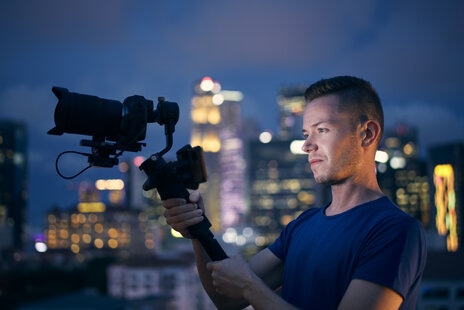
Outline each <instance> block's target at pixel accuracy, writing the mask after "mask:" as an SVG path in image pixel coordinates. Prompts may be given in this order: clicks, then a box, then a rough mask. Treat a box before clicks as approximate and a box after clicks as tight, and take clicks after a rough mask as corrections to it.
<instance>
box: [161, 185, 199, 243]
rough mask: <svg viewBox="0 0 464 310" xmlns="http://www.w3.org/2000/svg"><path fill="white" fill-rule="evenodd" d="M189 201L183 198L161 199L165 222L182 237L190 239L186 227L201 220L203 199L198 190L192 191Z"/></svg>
mask: <svg viewBox="0 0 464 310" xmlns="http://www.w3.org/2000/svg"><path fill="white" fill-rule="evenodd" d="M189 200H190V202H188V203H187V202H186V201H185V199H183V198H172V199H167V200H164V201H163V207H164V208H165V211H164V217H165V218H166V223H168V224H169V226H171V227H172V228H173V229H174V230H176V231H178V232H179V233H180V234H182V236H183V237H184V238H188V239H192V236H191V235H190V233H189V232H188V229H187V228H188V227H190V226H192V225H195V224H198V223H200V222H201V221H202V220H203V212H204V206H203V200H202V198H201V195H200V193H199V192H198V191H193V192H192V193H191V194H190V197H189Z"/></svg>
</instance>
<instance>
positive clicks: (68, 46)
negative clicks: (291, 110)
mask: <svg viewBox="0 0 464 310" xmlns="http://www.w3.org/2000/svg"><path fill="white" fill-rule="evenodd" d="M137 4H141V5H140V6H137ZM137 4H129V3H124V2H99V3H93V2H92V1H88V2H85V1H84V2H80V3H79V4H77V3H75V4H62V3H60V2H56V1H42V2H40V3H38V2H37V3H28V2H26V1H15V2H12V3H2V4H0V15H1V16H2V18H1V21H0V23H1V24H2V27H1V29H2V30H0V31H1V32H0V38H1V39H2V42H3V43H4V44H2V45H3V48H2V51H1V52H0V55H1V57H0V62H1V64H2V71H1V73H0V118H2V119H9V120H15V121H21V122H24V123H25V124H26V125H27V126H28V132H29V203H28V213H29V218H30V222H31V223H32V224H33V227H32V228H31V230H32V231H33V232H34V231H37V230H40V229H42V228H43V227H41V226H40V223H42V218H40V217H41V216H43V215H44V212H46V211H47V210H49V209H50V208H51V207H53V206H54V205H58V206H60V207H67V206H68V205H70V204H72V203H74V202H76V201H77V199H78V197H77V194H74V193H75V189H76V187H77V185H78V183H79V182H81V181H85V180H89V181H90V180H94V179H96V178H112V177H114V176H117V175H119V174H120V173H119V171H117V169H116V168H113V169H90V170H89V171H88V172H85V173H84V174H83V175H82V176H81V177H79V178H76V179H74V180H64V179H61V178H60V177H59V176H58V175H57V173H56V171H55V159H56V157H57V156H58V154H59V153H60V152H62V151H66V150H77V151H84V152H87V151H88V150H87V149H85V148H83V147H80V146H79V140H80V139H82V138H84V137H80V136H75V135H64V136H62V137H56V136H48V135H47V134H46V132H47V131H48V130H49V129H51V128H52V127H54V122H53V113H54V109H55V105H56V102H57V99H56V98H55V96H54V95H53V93H52V92H51V87H52V86H61V87H65V88H68V89H69V90H70V91H72V92H78V93H85V94H91V95H96V96H99V97H102V98H107V99H113V100H118V101H122V100H124V98H126V97H128V96H131V95H135V94H137V95H142V96H145V98H147V99H150V100H154V101H156V98H157V97H158V96H164V97H166V99H167V100H169V101H176V102H178V103H179V105H180V109H181V117H180V120H179V123H178V125H177V128H176V132H175V134H174V140H175V141H174V142H175V144H174V147H173V150H172V151H171V153H170V154H171V156H173V155H172V153H173V151H175V150H177V149H178V148H180V147H181V146H183V145H184V144H187V143H188V142H189V136H190V128H191V122H190V120H189V106H190V100H191V98H192V96H193V86H194V84H195V82H196V81H198V80H199V79H201V78H202V77H203V76H205V75H208V76H211V77H212V78H213V79H214V80H217V81H219V82H220V83H221V84H222V86H223V88H224V89H228V90H229V89H230V90H237V91H241V92H242V93H243V94H244V99H243V116H244V117H245V118H254V119H255V120H256V121H258V122H259V123H260V125H261V127H262V128H263V129H272V130H274V131H276V130H277V122H278V115H277V114H278V107H277V99H276V98H277V94H278V92H279V90H280V89H281V88H283V87H287V86H296V85H309V84H310V83H312V82H314V81H316V80H318V79H320V78H323V77H328V76H332V75H338V74H352V75H358V76H361V77H364V78H366V79H368V80H370V81H371V82H372V83H373V85H374V87H376V88H377V90H378V91H379V94H380V97H381V98H382V100H383V103H384V107H385V113H386V124H387V126H393V125H394V124H395V123H397V122H400V121H404V122H406V123H408V124H409V125H411V126H414V127H417V128H418V131H419V144H420V146H421V148H422V149H423V150H424V149H426V148H427V147H429V146H430V145H434V144H441V143H448V142H454V141H463V140H464V122H463V121H462V120H463V116H464V107H463V105H462V103H461V100H462V99H461V97H462V90H461V89H460V82H461V81H460V77H462V76H463V75H462V74H463V73H464V61H463V60H462V57H461V55H462V53H463V52H464V43H463V42H464V40H462V39H463V37H464V30H463V29H464V25H463V20H464V19H462V18H461V17H462V14H463V13H462V12H464V7H463V6H464V4H462V3H461V2H458V1H449V2H446V3H440V4H438V3H435V2H432V1H426V2H423V1H412V2H408V3H404V2H401V1H393V2H389V3H383V2H382V1H373V2H372V1H357V2H356V5H353V4H352V3H350V4H349V6H347V7H345V6H342V7H336V8H335V9H334V7H335V4H334V3H331V2H327V3H324V4H322V3H320V4H317V3H314V2H311V1H294V2H291V3H280V2H277V1H275V2H271V3H269V4H268V2H266V3H265V2H260V1H257V2H253V3H247V2H245V1H237V2H234V3H228V4H218V3H214V4H213V3H207V2H206V1H199V2H195V3H183V2H169V3H167V2H166V3H161V4H153V3H149V2H148V1H147V2H145V1H141V2H138V3H137ZM339 5H341V4H339ZM142 6H143V8H144V9H143V10H142V9H141V8H142ZM32 47H33V48H32ZM263 109H265V111H266V115H265V116H266V119H264V118H263V117H262V115H263V114H262V111H263ZM145 142H147V147H146V148H144V149H143V150H142V152H140V153H138V154H137V155H144V156H148V155H150V154H152V153H154V152H156V151H158V150H159V149H161V148H162V147H163V144H164V137H163V131H162V129H161V127H159V126H158V125H149V134H148V136H147V139H146V140H145ZM134 155H135V154H133V153H125V156H127V157H132V156H134ZM423 155H426V154H423ZM125 156H123V158H125ZM85 160H86V159H85V158H84V159H81V160H78V159H77V158H66V159H64V161H65V162H64V165H65V166H69V164H70V163H72V162H74V161H75V162H76V163H77V165H76V166H75V167H83V166H85V164H86V161H85ZM76 170H80V168H76Z"/></svg>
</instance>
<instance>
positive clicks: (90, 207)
mask: <svg viewBox="0 0 464 310" xmlns="http://www.w3.org/2000/svg"><path fill="white" fill-rule="evenodd" d="M105 209H106V206H105V204H104V203H103V202H79V203H78V205H77V210H78V211H79V212H81V213H90V212H94V213H101V212H105Z"/></svg>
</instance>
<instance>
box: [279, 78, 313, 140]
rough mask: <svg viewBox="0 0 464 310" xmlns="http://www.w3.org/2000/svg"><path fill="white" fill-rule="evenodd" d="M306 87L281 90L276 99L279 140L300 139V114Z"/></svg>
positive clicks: (302, 109)
mask: <svg viewBox="0 0 464 310" xmlns="http://www.w3.org/2000/svg"><path fill="white" fill-rule="evenodd" d="M305 90H306V87H302V86H301V87H286V88H282V89H281V90H280V92H279V95H278V97H277V103H278V105H279V134H278V137H279V139H283V140H288V139H295V138H300V137H301V128H302V123H303V122H302V114H303V111H304V108H305V105H306V101H305V99H304V93H305Z"/></svg>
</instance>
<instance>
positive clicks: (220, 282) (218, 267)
mask: <svg viewBox="0 0 464 310" xmlns="http://www.w3.org/2000/svg"><path fill="white" fill-rule="evenodd" d="M207 268H208V270H209V271H210V272H211V276H212V278H213V285H214V287H215V289H216V291H217V292H218V293H220V294H222V295H225V296H227V297H230V298H244V291H245V290H246V289H247V288H248V287H249V286H251V285H252V283H253V282H254V281H261V280H260V279H259V278H258V277H257V276H256V275H255V274H254V272H253V271H252V270H251V269H250V267H249V265H248V263H247V262H246V261H245V260H244V259H243V258H242V257H241V256H234V257H232V258H228V259H224V260H221V261H217V262H211V263H208V265H207Z"/></svg>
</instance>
